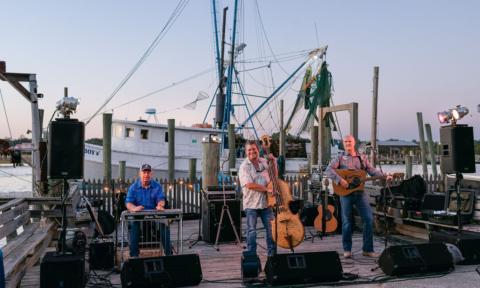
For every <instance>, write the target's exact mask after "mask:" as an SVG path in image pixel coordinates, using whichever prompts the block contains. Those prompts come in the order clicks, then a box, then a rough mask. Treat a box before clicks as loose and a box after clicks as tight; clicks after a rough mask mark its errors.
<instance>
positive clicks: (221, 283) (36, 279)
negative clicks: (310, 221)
mask: <svg viewBox="0 0 480 288" xmlns="http://www.w3.org/2000/svg"><path fill="white" fill-rule="evenodd" d="M260 226H261V224H259V225H258V227H259V228H260ZM245 227H246V224H245V218H244V219H243V225H242V234H243V235H244V234H245ZM183 228H184V234H183V239H182V241H183V245H184V254H190V253H196V254H198V255H199V256H200V262H201V268H202V272H203V280H202V282H201V283H200V285H199V286H198V287H243V286H244V285H243V283H242V278H241V269H240V265H241V264H240V259H241V255H242V251H244V249H243V245H245V242H242V245H235V244H221V245H220V246H219V251H217V250H216V249H215V248H214V247H213V246H212V245H211V244H209V243H205V242H202V241H200V242H198V243H197V244H196V245H194V246H193V247H192V248H191V249H189V248H188V246H189V243H191V241H194V240H196V239H198V220H188V221H184V225H183ZM312 228H313V227H307V228H306V234H307V236H311V233H310V232H312V234H314V235H315V233H313V232H314V231H313V230H311V229H312ZM174 230H175V227H174V226H173V227H172V231H174ZM262 230H263V229H259V231H258V236H257V237H258V238H259V239H258V241H257V242H258V244H259V247H258V254H259V256H260V258H261V262H262V266H264V265H265V262H266V256H265V255H266V251H265V248H264V247H265V239H264V236H265V234H264V232H263V231H262ZM175 234H176V233H173V232H172V233H171V235H172V240H173V241H175V240H176V239H175ZM388 238H389V242H388V245H397V244H408V243H423V242H425V240H421V239H415V238H412V237H408V236H400V235H392V236H390V237H388ZM361 245H362V236H361V233H358V232H357V233H355V234H354V236H353V258H352V259H344V258H343V257H342V256H340V258H341V262H342V267H343V271H344V273H350V274H352V275H357V276H358V277H359V278H357V279H355V280H350V281H347V280H342V281H340V282H337V283H330V284H332V285H333V284H335V285H339V284H340V285H342V286H344V285H346V286H351V287H353V285H355V287H452V286H448V285H447V286H446V284H445V283H451V282H449V281H455V282H456V283H457V284H456V285H455V287H456V288H461V287H478V286H476V285H478V281H477V280H478V274H477V273H476V272H475V266H457V267H456V269H455V271H453V272H450V273H448V274H442V275H436V276H435V277H433V278H432V276H429V277H428V278H427V277H425V276H423V277H422V276H421V277H419V278H396V277H393V278H392V277H388V276H385V274H383V272H382V271H381V269H378V266H377V259H373V258H367V257H364V256H362V255H361V254H362V253H361V252H362V251H361ZM374 246H375V250H376V251H377V252H381V251H382V250H383V248H384V238H383V237H381V236H379V237H377V236H376V237H375V240H374ZM50 249H53V248H50ZM316 251H338V252H339V253H341V252H342V248H341V235H338V234H334V235H328V236H326V237H323V238H322V239H321V238H319V237H318V236H315V237H313V238H312V239H308V240H305V241H304V242H303V243H302V244H301V245H300V246H298V247H297V248H296V249H295V252H296V253H301V252H316ZM279 253H290V252H289V251H288V250H285V249H280V250H279ZM321 265H328V263H321ZM87 267H88V265H87ZM318 269H321V267H318ZM372 269H373V271H372ZM95 272H96V273H97V274H98V275H104V276H105V278H107V279H108V281H109V282H110V283H111V284H112V285H113V286H111V287H121V281H120V274H119V273H118V272H113V271H95ZM89 275H90V277H91V278H90V282H89V284H88V285H87V287H107V286H106V285H107V284H105V283H104V284H102V285H100V286H95V285H94V283H98V281H99V279H102V277H101V276H97V277H92V275H93V273H92V272H90V274H89ZM459 277H461V279H462V280H461V281H459ZM264 279H265V274H264V272H262V273H261V274H260V282H259V283H257V284H252V285H255V286H264V284H265V283H263V282H261V281H263V280H264ZM102 280H103V279H102ZM384 282H385V283H384ZM405 282H406V283H405ZM39 283H40V269H39V264H38V263H37V265H35V266H33V267H32V268H31V269H29V270H28V271H27V273H26V274H25V276H24V277H23V279H22V282H21V286H20V287H29V288H30V287H38V286H39ZM379 283H383V284H379ZM359 284H362V285H359ZM309 286H313V285H309ZM327 286H328V285H327ZM327 286H324V287H327ZM299 287H304V285H299Z"/></svg>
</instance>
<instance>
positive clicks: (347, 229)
mask: <svg viewBox="0 0 480 288" xmlns="http://www.w3.org/2000/svg"><path fill="white" fill-rule="evenodd" d="M340 203H341V205H342V244H343V250H344V251H352V220H353V219H352V209H353V205H355V206H356V207H357V210H358V213H359V214H360V217H361V218H362V221H363V246H362V250H363V251H364V252H373V228H372V225H373V216H372V209H371V208H370V204H369V202H368V198H367V195H366V194H365V193H364V192H360V191H356V192H353V193H352V194H350V195H347V196H343V197H340Z"/></svg>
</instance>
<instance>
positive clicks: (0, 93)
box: [0, 89, 13, 140]
mask: <svg viewBox="0 0 480 288" xmlns="http://www.w3.org/2000/svg"><path fill="white" fill-rule="evenodd" d="M0 98H2V105H3V111H5V119H6V120H7V127H8V132H9V133H10V139H12V140H13V136H12V129H11V128H10V121H9V120H8V114H7V108H5V101H4V100H3V93H2V89H0Z"/></svg>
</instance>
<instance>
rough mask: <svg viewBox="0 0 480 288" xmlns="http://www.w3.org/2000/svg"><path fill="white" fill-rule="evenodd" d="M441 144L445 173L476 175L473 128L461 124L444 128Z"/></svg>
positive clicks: (442, 167)
mask: <svg viewBox="0 0 480 288" xmlns="http://www.w3.org/2000/svg"><path fill="white" fill-rule="evenodd" d="M440 142H441V145H442V151H441V159H442V161H441V162H440V163H441V169H442V172H443V173H445V174H453V173H475V153H474V144H473V127H469V126H467V125H460V124H457V125H451V126H442V127H440Z"/></svg>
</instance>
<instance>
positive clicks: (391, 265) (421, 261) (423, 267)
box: [378, 243, 453, 276]
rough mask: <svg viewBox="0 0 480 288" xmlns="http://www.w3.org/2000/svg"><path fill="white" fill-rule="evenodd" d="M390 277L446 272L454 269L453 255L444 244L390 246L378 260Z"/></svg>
mask: <svg viewBox="0 0 480 288" xmlns="http://www.w3.org/2000/svg"><path fill="white" fill-rule="evenodd" d="M378 263H379V266H380V268H382V271H383V272H384V273H385V274H387V275H390V276H400V275H406V274H418V273H433V272H446V271H449V270H450V269H453V259H452V255H451V254H450V252H449V251H448V249H447V246H445V244H443V243H425V244H415V245H413V244H412V245H398V246H390V247H388V248H387V249H385V250H384V251H383V253H382V255H381V256H380V259H379V260H378Z"/></svg>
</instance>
